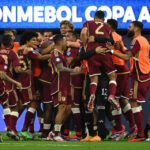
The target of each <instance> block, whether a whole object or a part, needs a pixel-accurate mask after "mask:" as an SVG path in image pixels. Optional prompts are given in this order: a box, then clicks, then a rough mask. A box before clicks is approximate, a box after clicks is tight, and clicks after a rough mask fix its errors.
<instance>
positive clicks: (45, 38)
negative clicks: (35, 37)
mask: <svg viewBox="0 0 150 150" xmlns="http://www.w3.org/2000/svg"><path fill="white" fill-rule="evenodd" d="M52 35H53V34H52V32H44V41H46V40H48V39H49V38H50V37H51V36H52Z"/></svg>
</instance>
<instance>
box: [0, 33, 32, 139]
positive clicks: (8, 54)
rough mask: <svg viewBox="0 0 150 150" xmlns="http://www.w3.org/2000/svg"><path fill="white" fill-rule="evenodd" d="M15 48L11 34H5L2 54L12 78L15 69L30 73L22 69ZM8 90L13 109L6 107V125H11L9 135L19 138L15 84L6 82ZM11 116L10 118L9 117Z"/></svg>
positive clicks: (18, 71)
mask: <svg viewBox="0 0 150 150" xmlns="http://www.w3.org/2000/svg"><path fill="white" fill-rule="evenodd" d="M12 48H13V40H12V38H11V36H10V35H4V36H3V38H2V49H1V50H0V56H1V57H3V58H4V60H5V63H6V65H7V66H8V67H7V70H6V73H7V75H8V76H9V77H10V78H12V77H13V73H12V71H13V69H14V71H15V72H16V73H21V74H30V71H29V70H26V71H24V70H22V69H21V66H20V63H19V59H18V56H17V54H16V53H15V52H14V51H13V50H12ZM5 87H6V91H7V92H8V94H9V95H8V101H9V107H10V109H11V111H10V110H8V109H4V112H3V114H4V118H5V117H6V120H5V121H6V125H7V126H9V128H8V129H7V131H8V133H7V135H8V136H10V137H11V138H15V139H18V135H17V132H16V123H17V120H18V116H19V113H18V106H17V101H18V97H17V94H16V89H15V86H14V85H13V84H12V83H9V82H6V86H5ZM7 118H9V119H7Z"/></svg>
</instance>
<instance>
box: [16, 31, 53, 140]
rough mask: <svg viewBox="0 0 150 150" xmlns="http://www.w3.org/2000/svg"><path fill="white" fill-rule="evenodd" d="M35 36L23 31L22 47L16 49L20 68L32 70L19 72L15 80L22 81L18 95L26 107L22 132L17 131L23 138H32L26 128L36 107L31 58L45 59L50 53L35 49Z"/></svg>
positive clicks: (32, 33)
mask: <svg viewBox="0 0 150 150" xmlns="http://www.w3.org/2000/svg"><path fill="white" fill-rule="evenodd" d="M37 37H38V35H37V34H36V33H35V32H32V31H31V32H24V34H23V35H22V37H21V45H22V47H21V48H20V49H19V50H18V51H17V53H18V56H19V58H20V63H21V67H22V69H23V70H24V71H26V70H28V69H29V70H31V71H32V74H30V75H28V74H20V75H18V77H17V80H18V81H19V82H21V83H22V87H23V89H22V90H21V91H20V92H19V97H20V99H21V101H22V104H23V106H24V107H25V108H27V112H26V116H25V121H24V125H23V128H22V132H20V133H19V135H20V136H22V137H23V138H25V139H32V137H31V136H30V135H29V133H28V132H27V130H28V127H29V125H30V124H31V121H32V120H33V118H34V114H35V112H36V108H37V98H36V96H35V83H34V75H33V71H34V66H33V60H35V59H37V60H47V59H49V57H50V55H41V54H40V53H38V52H37V51H35V48H36V46H37ZM23 47H27V48H29V49H30V50H29V51H28V53H25V48H23Z"/></svg>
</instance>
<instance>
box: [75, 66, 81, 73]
mask: <svg viewBox="0 0 150 150" xmlns="http://www.w3.org/2000/svg"><path fill="white" fill-rule="evenodd" d="M81 71H82V69H81V67H75V68H74V69H73V73H80V72H81Z"/></svg>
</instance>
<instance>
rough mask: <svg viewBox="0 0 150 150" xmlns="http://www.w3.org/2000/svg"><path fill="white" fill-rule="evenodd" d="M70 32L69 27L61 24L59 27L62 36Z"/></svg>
mask: <svg viewBox="0 0 150 150" xmlns="http://www.w3.org/2000/svg"><path fill="white" fill-rule="evenodd" d="M70 30H71V29H70V27H69V26H68V25H66V24H62V25H61V27H60V33H61V34H63V35H64V34H66V33H67V32H68V31H70Z"/></svg>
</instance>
